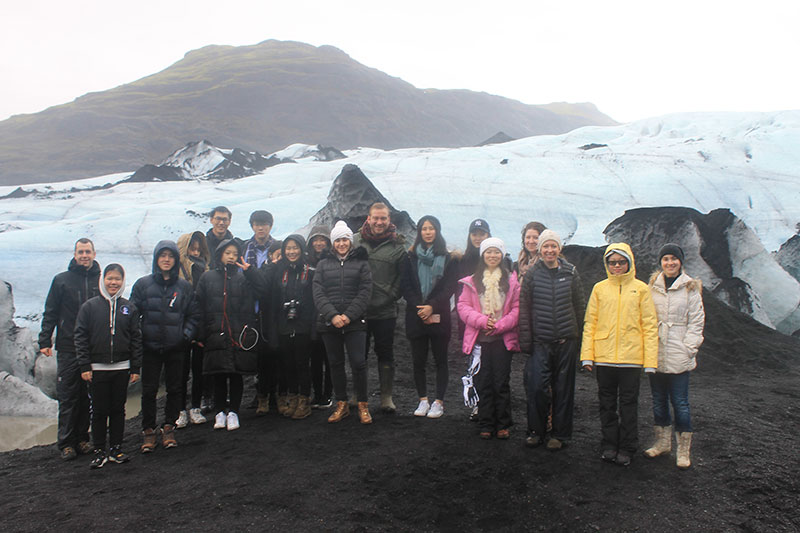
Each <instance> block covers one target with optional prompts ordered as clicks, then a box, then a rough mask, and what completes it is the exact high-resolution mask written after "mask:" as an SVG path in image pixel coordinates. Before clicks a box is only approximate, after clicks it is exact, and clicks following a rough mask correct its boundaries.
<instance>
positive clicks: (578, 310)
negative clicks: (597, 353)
mask: <svg viewBox="0 0 800 533" xmlns="http://www.w3.org/2000/svg"><path fill="white" fill-rule="evenodd" d="M583 298H584V296H583V287H582V284H581V278H580V276H579V275H578V270H577V269H576V268H575V267H574V266H573V265H571V264H570V263H568V262H566V261H565V260H564V259H561V258H559V260H558V268H555V269H549V268H547V265H545V264H544V262H543V261H537V262H536V264H534V265H533V266H532V267H530V268H529V269H528V271H527V272H526V273H525V277H524V278H523V280H522V288H521V289H520V293H519V345H520V350H521V351H522V352H524V353H528V354H530V353H531V351H532V350H533V344H534V343H535V342H541V343H548V342H553V341H557V340H560V339H580V337H581V332H582V331H583V315H584V313H585V307H586V306H585V303H584V300H583Z"/></svg>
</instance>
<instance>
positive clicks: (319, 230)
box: [306, 226, 331, 267]
mask: <svg viewBox="0 0 800 533" xmlns="http://www.w3.org/2000/svg"><path fill="white" fill-rule="evenodd" d="M316 237H324V238H325V241H326V242H327V243H328V245H327V246H326V247H325V248H326V249H328V250H330V249H331V230H330V228H329V227H328V226H314V227H313V228H311V232H310V233H309V234H308V241H306V242H307V243H308V246H306V248H307V250H306V258H307V259H306V260H307V262H308V264H309V265H311V266H312V267H316V266H317V263H319V260H320V259H321V258H322V252H320V253H319V254H318V253H317V252H316V251H315V250H314V248H313V247H312V246H311V241H313V240H314V238H316ZM323 252H324V250H323Z"/></svg>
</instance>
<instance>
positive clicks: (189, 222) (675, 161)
mask: <svg viewBox="0 0 800 533" xmlns="http://www.w3.org/2000/svg"><path fill="white" fill-rule="evenodd" d="M799 148H800V111H783V112H772V113H681V114H672V115H666V116H662V117H655V118H650V119H646V120H641V121H637V122H632V123H629V124H624V125H620V126H613V127H585V128H580V129H577V130H574V131H572V132H570V133H567V134H563V135H548V136H537V137H529V138H525V139H519V140H516V141H511V142H507V143H503V144H496V145H488V146H482V147H463V148H455V149H453V148H436V147H427V148H416V149H401V150H392V151H385V150H379V149H373V148H367V147H363V148H357V149H353V150H346V151H344V155H345V156H346V158H345V159H341V160H336V161H319V160H318V159H317V158H314V157H308V156H307V155H308V154H311V153H313V151H314V147H313V146H312V145H302V144H295V145H292V146H290V147H287V148H286V149H284V150H282V151H280V152H276V153H275V154H271V155H276V154H277V157H294V158H296V159H295V162H296V164H285V165H277V166H274V167H270V168H268V169H266V170H265V171H264V172H262V173H260V174H257V175H254V176H249V177H245V178H240V179H236V180H226V181H220V180H207V179H204V180H200V179H198V180H190V181H182V182H161V183H159V182H156V183H120V182H122V181H123V180H124V179H126V178H127V177H129V176H130V173H117V174H113V175H109V176H100V177H92V178H90V179H87V180H76V181H70V182H62V183H51V184H41V185H25V186H23V187H22V190H23V191H25V192H28V193H29V194H28V195H27V196H24V197H16V198H5V199H2V200H0V212H2V218H0V230H1V231H2V232H0V275H2V278H3V279H5V280H6V281H8V282H10V283H11V284H12V286H13V287H14V298H15V302H14V303H15V306H16V315H15V319H16V320H17V322H18V323H19V324H20V325H23V326H27V327H30V328H31V329H33V330H38V321H39V320H40V314H41V311H42V307H43V304H44V298H45V296H46V294H47V290H48V287H49V284H50V281H51V280H52V277H53V276H54V275H55V274H56V273H58V272H61V271H63V270H64V269H65V268H66V266H67V264H68V262H69V260H70V258H71V256H72V246H73V243H74V242H75V240H77V239H78V238H79V237H83V236H87V237H89V238H91V239H92V240H93V241H94V242H95V245H96V248H97V259H98V261H99V262H100V263H101V264H102V265H105V264H108V263H110V262H119V263H121V264H122V265H123V266H124V267H125V268H126V272H127V277H128V280H129V283H128V286H129V287H130V286H131V285H132V282H133V281H134V280H135V279H136V278H138V277H139V276H142V275H144V274H146V273H148V272H149V270H150V268H151V257H152V255H151V254H152V247H153V246H154V244H155V243H156V242H157V241H158V240H159V239H164V238H172V239H176V238H177V236H178V235H180V234H181V233H185V232H190V231H194V230H203V231H205V230H206V229H208V227H209V224H208V220H207V217H206V216H205V213H207V212H208V211H209V210H210V209H211V208H212V207H214V206H216V205H220V204H221V205H226V206H228V207H229V208H230V209H231V211H233V215H234V216H233V222H232V225H231V228H230V229H231V231H232V232H233V234H234V235H236V236H240V237H243V238H247V237H249V236H250V235H251V231H250V228H249V226H248V223H247V220H248V216H249V214H250V212H252V211H254V210H256V209H267V210H269V211H270V212H272V213H273V215H274V216H275V226H274V228H273V234H274V235H276V236H278V237H280V236H285V235H287V234H289V233H292V232H294V231H296V230H297V229H299V228H303V227H305V226H306V224H307V223H308V220H309V218H310V217H311V216H312V215H314V214H315V213H316V212H317V211H318V210H319V209H320V208H321V207H322V206H323V205H325V203H326V196H327V193H328V190H329V188H330V186H331V183H332V181H333V179H334V178H335V177H336V176H337V175H338V174H339V172H340V171H341V169H342V167H343V166H344V165H345V164H355V165H357V166H358V167H359V168H360V169H361V170H362V171H363V172H364V173H365V174H366V176H367V177H368V178H369V179H370V180H371V181H372V182H373V183H374V184H375V186H376V187H377V188H378V189H379V190H380V191H381V192H382V193H383V194H384V195H385V196H386V197H387V198H389V199H390V200H391V202H392V203H393V204H394V205H395V206H396V207H397V208H398V209H403V210H406V211H408V213H409V215H411V217H412V218H413V219H414V220H416V219H418V218H419V217H421V216H422V215H425V214H434V215H436V216H437V217H438V218H439V219H440V220H441V221H442V226H443V234H444V236H445V237H446V238H447V240H448V244H449V245H450V246H451V247H456V248H463V246H464V243H465V241H466V230H467V227H468V225H469V222H470V221H471V220H472V219H474V218H478V217H480V218H485V219H487V220H488V221H489V223H490V225H491V228H492V232H493V234H494V235H495V236H498V237H501V238H503V239H504V240H505V241H506V243H507V244H508V247H509V249H510V250H511V252H512V254H515V253H516V251H518V250H519V247H520V240H521V239H520V233H519V232H520V229H521V228H522V226H523V225H524V224H525V223H526V222H528V221H529V220H539V221H541V222H543V223H545V224H546V225H547V226H549V227H551V228H553V229H555V230H556V231H558V232H559V233H560V234H561V235H562V236H563V237H564V241H565V242H566V243H573V244H583V245H589V246H597V245H602V244H605V238H604V235H603V230H604V228H605V226H606V225H607V224H608V223H609V222H610V221H612V220H614V219H615V218H616V217H618V216H620V215H621V214H623V212H624V211H625V210H627V209H631V208H637V207H657V206H683V207H692V208H694V209H697V210H698V211H701V212H708V211H710V210H712V209H716V208H720V207H725V208H729V209H730V210H731V211H732V212H733V213H734V214H735V215H737V216H738V217H739V218H741V219H742V221H743V222H744V223H745V224H746V225H747V226H748V227H749V228H751V229H752V230H753V231H754V232H755V234H756V236H757V237H758V239H759V240H760V241H761V243H762V244H763V246H764V247H765V248H766V250H767V251H775V250H777V249H778V247H779V246H780V245H781V244H782V243H784V242H785V241H787V240H788V239H789V238H790V237H791V236H793V235H794V234H795V233H796V230H797V228H796V225H797V223H798V222H799V221H800V150H798V149H799ZM214 162H215V161H206V162H205V163H204V164H203V165H202V166H203V168H208V166H209V165H211V164H213V163H214ZM181 164H182V165H185V166H184V168H190V165H189V164H188V163H187V162H186V161H185V160H184V161H182V162H181ZM105 184H110V185H113V186H108V187H106V188H98V186H100V185H105ZM114 184H116V185H114ZM15 189H17V187H15V186H11V187H0V197H2V196H5V195H8V194H10V193H11V192H13V191H14V190H15ZM354 229H355V228H354ZM742 265H743V266H742V272H745V273H746V272H747V271H748V267H747V265H746V262H743V263H742ZM767 285H768V284H767ZM764 297H765V296H764V295H762V299H763V298H764ZM768 297H769V298H773V297H774V295H773V294H770V295H769V296H768ZM786 305H796V302H793V303H791V304H786Z"/></svg>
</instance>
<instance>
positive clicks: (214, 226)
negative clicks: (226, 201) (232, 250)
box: [211, 211, 231, 239]
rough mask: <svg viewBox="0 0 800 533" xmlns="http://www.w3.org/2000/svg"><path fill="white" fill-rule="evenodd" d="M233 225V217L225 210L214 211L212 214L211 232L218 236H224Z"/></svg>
mask: <svg viewBox="0 0 800 533" xmlns="http://www.w3.org/2000/svg"><path fill="white" fill-rule="evenodd" d="M230 225H231V217H230V215H228V213H225V212H223V211H214V213H212V214H211V232H212V233H213V234H214V235H216V236H217V237H218V238H220V239H221V238H222V237H224V236H225V234H226V233H227V232H228V226H230Z"/></svg>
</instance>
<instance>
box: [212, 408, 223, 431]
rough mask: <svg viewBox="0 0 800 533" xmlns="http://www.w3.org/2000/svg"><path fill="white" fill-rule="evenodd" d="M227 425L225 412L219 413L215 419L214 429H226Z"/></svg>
mask: <svg viewBox="0 0 800 533" xmlns="http://www.w3.org/2000/svg"><path fill="white" fill-rule="evenodd" d="M225 424H226V419H225V412H224V411H220V412H219V413H217V416H215V417H214V429H225Z"/></svg>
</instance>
